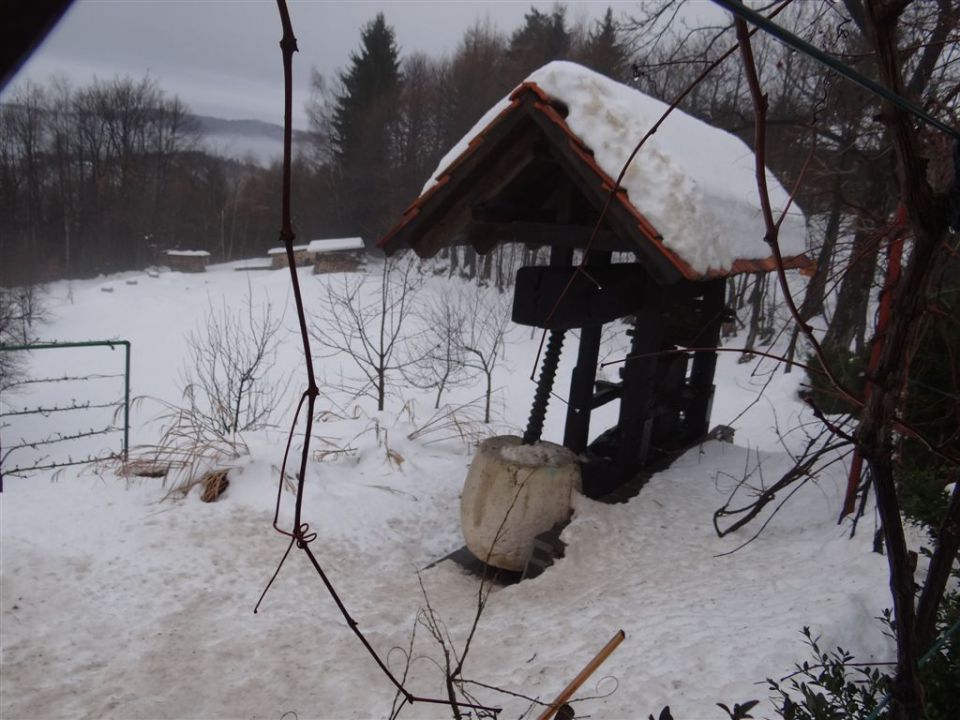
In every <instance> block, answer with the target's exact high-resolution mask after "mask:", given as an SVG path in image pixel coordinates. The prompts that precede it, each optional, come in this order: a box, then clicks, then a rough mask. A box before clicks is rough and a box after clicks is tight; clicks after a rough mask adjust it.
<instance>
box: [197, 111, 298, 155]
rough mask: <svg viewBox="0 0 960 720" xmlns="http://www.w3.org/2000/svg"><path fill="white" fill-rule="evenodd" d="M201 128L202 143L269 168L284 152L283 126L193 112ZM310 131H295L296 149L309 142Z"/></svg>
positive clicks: (215, 151) (223, 152)
mask: <svg viewBox="0 0 960 720" xmlns="http://www.w3.org/2000/svg"><path fill="white" fill-rule="evenodd" d="M192 118H193V119H194V120H196V122H197V125H198V127H199V130H200V142H201V144H202V145H203V146H204V147H205V148H206V149H207V150H208V151H209V152H212V153H214V154H216V155H222V156H224V157H230V158H236V159H237V160H245V159H252V160H253V162H255V163H256V164H257V165H261V166H263V167H266V166H268V165H270V164H271V163H273V162H274V161H278V160H280V158H281V156H282V155H283V126H282V125H278V124H276V123H269V122H264V121H262V120H226V119H224V118H218V117H212V116H210V115H193V116H192ZM307 137H308V133H307V132H305V131H303V130H294V131H293V151H294V153H296V152H297V150H298V146H300V147H302V145H303V144H304V143H305V142H306V141H307Z"/></svg>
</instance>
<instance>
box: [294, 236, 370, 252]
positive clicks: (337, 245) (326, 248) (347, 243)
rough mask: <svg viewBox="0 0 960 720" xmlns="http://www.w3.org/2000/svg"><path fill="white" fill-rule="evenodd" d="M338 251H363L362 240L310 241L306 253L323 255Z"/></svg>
mask: <svg viewBox="0 0 960 720" xmlns="http://www.w3.org/2000/svg"><path fill="white" fill-rule="evenodd" d="M338 250H363V238H359V237H347V238H330V239H328V240H311V241H310V244H309V245H308V246H307V252H312V253H325V252H336V251H338Z"/></svg>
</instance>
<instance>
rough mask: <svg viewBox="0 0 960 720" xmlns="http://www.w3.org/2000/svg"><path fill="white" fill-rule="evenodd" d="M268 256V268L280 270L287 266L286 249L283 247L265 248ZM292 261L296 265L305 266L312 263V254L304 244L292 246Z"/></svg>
mask: <svg viewBox="0 0 960 720" xmlns="http://www.w3.org/2000/svg"><path fill="white" fill-rule="evenodd" d="M267 255H268V256H269V257H270V269H271V270H280V269H281V268H285V267H287V249H286V248H285V247H274V248H270V249H269V250H267ZM293 262H294V263H295V264H296V266H297V267H306V266H307V265H313V256H312V255H310V253H309V252H308V251H307V246H306V245H294V246H293Z"/></svg>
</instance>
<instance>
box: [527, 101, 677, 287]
mask: <svg viewBox="0 0 960 720" xmlns="http://www.w3.org/2000/svg"><path fill="white" fill-rule="evenodd" d="M525 102H531V101H530V100H529V99H525ZM530 116H531V117H532V118H533V120H534V122H536V123H537V125H538V127H539V128H540V129H541V130H543V132H544V133H545V134H546V135H547V136H548V137H549V138H550V140H551V151H552V152H553V156H554V157H555V158H556V159H557V162H558V163H560V165H561V166H562V167H563V169H564V172H565V174H566V175H567V176H568V177H570V178H571V179H573V180H574V182H576V184H577V187H578V188H579V190H580V191H581V192H582V193H583V194H584V195H585V196H586V197H587V199H588V200H590V202H591V204H592V205H593V207H594V208H595V209H596V210H597V211H599V210H600V208H602V207H603V205H604V203H605V202H606V200H607V196H608V195H609V194H610V193H609V189H608V188H606V187H605V186H604V183H603V182H602V181H601V179H600V177H598V176H597V174H596V171H595V170H594V169H593V168H591V167H588V165H587V164H586V163H585V162H584V160H583V159H582V158H580V157H579V156H578V155H577V154H576V153H575V152H574V151H573V149H572V148H571V146H570V143H571V139H570V137H569V136H568V135H567V134H566V133H565V132H564V131H563V130H561V129H560V128H559V127H558V126H557V125H556V124H555V123H554V122H553V121H552V120H550V119H549V118H548V117H546V116H545V115H544V114H543V113H542V112H538V111H537V110H532V111H531V112H530ZM637 162H642V159H641V160H639V161H637ZM605 220H606V223H607V224H608V225H609V226H610V227H611V228H612V229H613V230H614V231H615V232H616V233H617V234H618V235H620V236H622V237H625V238H629V239H630V240H631V243H630V245H631V247H630V249H631V250H632V251H633V252H635V253H636V254H637V256H638V257H639V259H640V260H641V261H642V262H643V263H644V264H646V265H647V267H648V268H649V271H650V274H651V275H652V276H653V278H654V279H655V280H656V281H657V282H658V283H661V284H670V283H674V282H676V281H677V280H679V279H681V278H682V277H683V275H682V274H681V273H680V271H679V270H678V269H677V268H676V267H675V266H674V265H673V264H672V263H671V262H670V261H669V260H668V259H667V258H666V257H665V256H664V254H663V253H662V252H661V251H660V250H659V249H658V248H656V247H655V246H654V245H653V243H652V242H651V241H650V240H649V239H648V238H647V237H646V236H645V235H644V233H643V231H642V230H641V229H640V226H639V223H638V221H637V218H636V217H634V216H633V214H632V213H630V212H629V211H628V210H627V209H626V208H624V207H623V206H622V205H621V204H620V203H619V202H612V203H611V204H610V209H609V210H608V212H607V215H606V218H605Z"/></svg>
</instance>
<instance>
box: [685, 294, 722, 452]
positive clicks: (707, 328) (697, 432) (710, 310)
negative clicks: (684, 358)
mask: <svg viewBox="0 0 960 720" xmlns="http://www.w3.org/2000/svg"><path fill="white" fill-rule="evenodd" d="M724 283H725V281H724V280H722V279H718V280H712V281H710V284H709V286H708V287H707V288H706V289H705V290H704V293H703V306H702V310H703V313H702V314H703V318H704V320H705V321H706V324H705V325H704V327H703V330H702V331H701V332H700V333H699V335H698V336H697V338H696V345H697V346H698V347H704V348H714V347H716V346H717V345H718V344H719V343H720V326H721V325H722V324H723V303H724ZM716 367H717V353H716V352H715V351H710V350H706V351H701V352H696V353H694V355H693V367H692V368H691V370H690V391H691V393H692V395H693V397H692V398H691V400H690V403H689V404H688V405H687V412H686V430H685V432H684V435H685V437H684V440H685V441H686V442H696V441H697V440H699V439H701V438H702V437H703V436H704V435H706V434H707V431H708V430H709V429H710V428H709V425H710V409H711V406H712V405H713V374H714V371H715V370H716Z"/></svg>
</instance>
